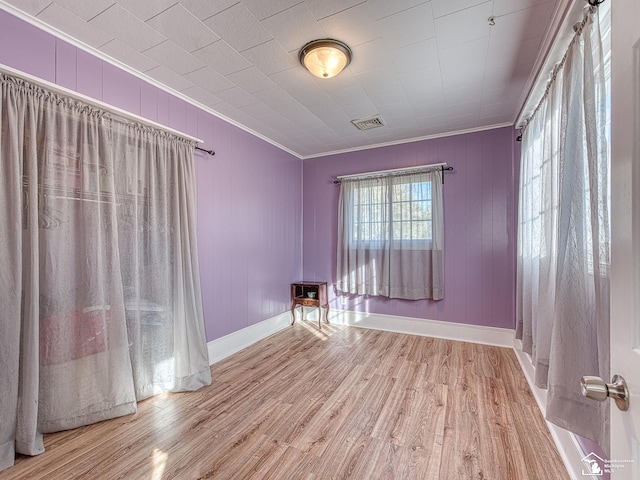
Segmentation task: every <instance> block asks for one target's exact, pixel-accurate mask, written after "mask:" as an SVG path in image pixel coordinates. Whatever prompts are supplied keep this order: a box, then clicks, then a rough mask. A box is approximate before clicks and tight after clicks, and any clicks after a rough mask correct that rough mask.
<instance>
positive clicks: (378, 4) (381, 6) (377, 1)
mask: <svg viewBox="0 0 640 480" xmlns="http://www.w3.org/2000/svg"><path fill="white" fill-rule="evenodd" d="M421 3H426V1H425V0H394V1H393V2H390V1H389V0H369V1H368V2H367V6H368V7H369V9H370V10H371V13H372V14H373V17H374V18H375V19H376V20H379V19H381V18H384V17H388V16H390V15H394V14H396V13H399V12H402V11H403V10H408V9H409V8H411V7H415V6H416V5H420V4H421Z"/></svg>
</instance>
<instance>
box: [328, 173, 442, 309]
mask: <svg viewBox="0 0 640 480" xmlns="http://www.w3.org/2000/svg"><path fill="white" fill-rule="evenodd" d="M442 174H443V173H442V170H441V169H431V170H427V171H422V172H417V173H404V174H396V175H393V174H391V175H389V174H387V175H380V176H373V177H366V178H353V179H344V180H342V181H341V184H340V198H339V206H338V252H337V258H338V261H337V281H336V288H337V290H338V291H340V292H343V293H344V294H351V295H379V296H384V297H390V298H402V299H408V300H418V299H433V300H440V299H442V298H444V213H443V203H442Z"/></svg>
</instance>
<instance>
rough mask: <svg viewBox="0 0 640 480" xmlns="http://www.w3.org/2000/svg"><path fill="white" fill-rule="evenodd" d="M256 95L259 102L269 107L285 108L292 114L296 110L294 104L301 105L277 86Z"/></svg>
mask: <svg viewBox="0 0 640 480" xmlns="http://www.w3.org/2000/svg"><path fill="white" fill-rule="evenodd" d="M254 95H255V97H256V98H257V99H258V100H260V101H261V102H262V103H264V104H265V105H267V106H268V107H271V108H273V109H277V108H278V107H282V106H285V107H288V108H289V109H290V110H291V111H292V114H293V113H295V112H293V110H294V108H293V105H292V104H296V105H299V102H298V101H297V100H295V99H294V98H292V97H291V95H289V94H288V93H287V92H285V91H284V90H283V89H282V88H280V87H279V86H277V85H276V86H274V87H271V88H268V89H266V90H261V91H259V92H256V93H254Z"/></svg>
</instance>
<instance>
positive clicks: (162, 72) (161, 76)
mask: <svg viewBox="0 0 640 480" xmlns="http://www.w3.org/2000/svg"><path fill="white" fill-rule="evenodd" d="M146 74H147V75H149V76H150V77H151V78H153V79H155V80H157V81H159V82H161V83H164V84H165V85H167V86H168V87H171V88H173V89H174V90H177V91H178V92H180V91H182V90H184V89H186V88H189V87H192V86H193V83H191V82H190V81H189V80H187V79H186V78H185V77H181V76H180V75H178V74H177V73H175V72H173V71H171V70H169V69H168V68H167V67H165V66H164V65H160V66H158V67H155V68H152V69H151V70H149V71H147V72H146Z"/></svg>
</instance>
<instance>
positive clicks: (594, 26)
mask: <svg viewBox="0 0 640 480" xmlns="http://www.w3.org/2000/svg"><path fill="white" fill-rule="evenodd" d="M599 26H600V22H599V19H598V10H597V8H595V7H591V8H589V9H588V13H587V14H586V15H585V20H584V21H583V22H582V23H581V24H579V25H577V26H576V27H575V28H576V36H575V38H574V40H573V42H572V44H571V45H570V47H569V49H568V51H567V54H566V56H565V58H564V60H563V62H562V63H561V64H560V66H559V67H558V68H557V69H556V72H555V74H554V78H553V79H552V82H551V83H550V85H549V88H548V91H547V95H546V97H545V99H544V100H543V101H542V103H541V105H540V106H539V108H538V109H537V110H536V112H535V114H534V115H533V117H532V119H531V120H530V122H529V123H528V125H527V126H526V128H525V129H524V131H523V145H522V165H521V176H520V203H519V231H518V284H517V332H516V333H517V336H518V337H519V338H521V339H522V342H523V349H524V350H525V351H526V352H528V353H529V354H531V358H532V360H533V363H534V366H535V372H536V373H535V382H536V384H537V385H538V386H540V387H544V388H548V391H549V394H548V400H547V408H546V416H547V419H548V420H549V421H551V422H553V423H555V424H557V425H559V426H561V427H563V428H566V429H568V430H570V431H572V432H574V433H577V434H579V435H581V436H583V437H586V438H590V439H592V440H594V441H596V442H598V443H599V444H600V445H601V446H602V447H603V448H604V449H605V450H606V449H608V433H607V432H608V408H609V405H608V404H604V403H599V402H593V401H592V400H588V399H586V398H585V397H583V396H582V393H581V390H580V377H581V376H582V375H597V376H600V377H602V378H606V379H608V378H609V264H610V233H609V208H610V205H609V173H608V172H609V158H608V153H607V141H606V138H607V111H606V109H607V90H606V83H605V82H606V78H605V57H604V55H603V47H602V41H601V35H600V28H599Z"/></svg>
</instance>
